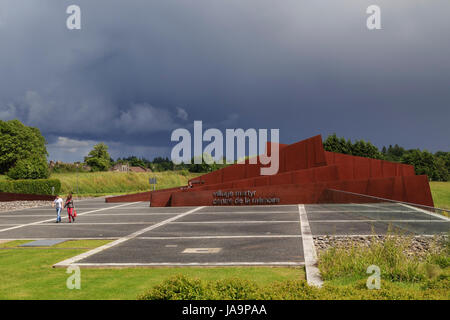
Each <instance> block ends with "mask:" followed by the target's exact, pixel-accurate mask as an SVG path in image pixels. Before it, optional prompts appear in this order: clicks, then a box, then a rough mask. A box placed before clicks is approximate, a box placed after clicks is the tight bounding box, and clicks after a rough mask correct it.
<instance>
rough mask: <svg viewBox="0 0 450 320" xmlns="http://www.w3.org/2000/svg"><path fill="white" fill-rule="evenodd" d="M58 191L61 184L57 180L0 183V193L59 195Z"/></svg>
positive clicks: (6, 181) (7, 181)
mask: <svg viewBox="0 0 450 320" xmlns="http://www.w3.org/2000/svg"><path fill="white" fill-rule="evenodd" d="M52 187H54V192H53V193H52ZM60 190H61V182H60V181H59V180H58V179H37V180H28V179H27V180H3V181H0V192H10V193H26V194H44V195H52V194H57V193H59V192H60Z"/></svg>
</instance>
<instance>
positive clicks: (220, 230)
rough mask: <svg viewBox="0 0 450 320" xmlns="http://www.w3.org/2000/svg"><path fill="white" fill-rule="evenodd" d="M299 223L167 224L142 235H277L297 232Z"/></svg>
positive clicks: (298, 231)
mask: <svg viewBox="0 0 450 320" xmlns="http://www.w3.org/2000/svg"><path fill="white" fill-rule="evenodd" d="M299 233H300V224H299V223H298V222H295V223H255V224H226V223H223V224H216V223H214V222H211V223H202V224H197V225H196V224H189V225H186V224H176V223H173V224H167V225H165V226H162V227H160V228H158V229H155V230H152V231H150V232H148V233H144V234H143V235H142V236H143V237H152V236H157V237H160V236H169V237H170V236H215V235H216V236H219V235H279V234H299Z"/></svg>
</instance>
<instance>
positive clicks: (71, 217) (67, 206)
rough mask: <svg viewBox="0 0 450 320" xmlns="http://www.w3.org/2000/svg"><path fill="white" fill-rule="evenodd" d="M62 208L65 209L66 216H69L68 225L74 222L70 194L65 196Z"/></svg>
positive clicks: (73, 210)
mask: <svg viewBox="0 0 450 320" xmlns="http://www.w3.org/2000/svg"><path fill="white" fill-rule="evenodd" d="M64 208H67V214H68V215H69V223H71V222H75V217H76V216H77V215H76V212H75V208H74V205H73V199H72V193H69V194H68V195H67V199H66V202H65V204H64ZM70 219H72V221H71V220H70Z"/></svg>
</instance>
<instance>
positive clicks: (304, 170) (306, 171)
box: [107, 135, 434, 207]
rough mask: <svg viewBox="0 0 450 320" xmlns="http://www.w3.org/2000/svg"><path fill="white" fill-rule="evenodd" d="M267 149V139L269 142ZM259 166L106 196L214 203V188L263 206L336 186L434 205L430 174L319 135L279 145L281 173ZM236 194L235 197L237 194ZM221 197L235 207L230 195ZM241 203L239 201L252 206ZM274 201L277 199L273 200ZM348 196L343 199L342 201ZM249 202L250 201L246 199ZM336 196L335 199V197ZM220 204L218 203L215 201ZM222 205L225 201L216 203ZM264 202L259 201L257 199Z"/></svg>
mask: <svg viewBox="0 0 450 320" xmlns="http://www.w3.org/2000/svg"><path fill="white" fill-rule="evenodd" d="M267 149H268V151H267V153H268V154H270V152H271V143H270V142H269V143H268V144H267ZM261 167H262V165H261V164H260V163H258V164H249V163H244V164H234V165H230V166H228V167H225V168H223V169H221V170H217V171H214V172H211V173H208V174H205V175H202V176H200V177H196V178H194V179H192V180H190V182H191V183H192V185H193V187H192V188H187V187H182V188H172V189H166V190H158V191H156V192H147V193H140V194H135V195H126V196H120V197H113V198H108V199H107V201H108V202H124V201H148V200H150V204H151V206H155V207H159V206H200V205H202V206H203V205H217V200H221V199H223V197H221V196H217V195H214V193H215V192H217V191H223V192H226V191H232V192H233V193H236V192H241V191H249V190H251V191H255V192H256V194H255V195H254V196H253V197H252V199H253V198H255V199H256V198H260V199H262V200H263V201H262V202H264V201H266V202H269V203H264V204H296V203H317V202H319V201H322V202H323V201H324V199H326V197H325V195H327V194H329V192H328V193H327V192H326V191H327V190H329V189H336V190H342V191H348V192H354V193H359V194H364V195H370V196H375V197H381V198H387V199H393V200H398V201H405V202H411V203H417V204H422V205H428V206H433V205H434V204H433V199H432V196H431V191H430V186H429V184H428V178H427V177H426V176H416V175H415V173H414V167H413V166H410V165H406V164H400V163H394V162H389V161H384V160H376V159H369V158H363V157H356V156H350V155H345V154H339V153H334V152H328V151H325V150H324V148H323V145H322V137H321V136H320V135H317V136H314V137H312V138H309V139H306V140H303V141H299V142H297V143H294V144H291V145H285V144H279V171H278V173H277V174H276V175H271V176H261V175H260V169H261ZM238 198H239V197H238ZM227 199H228V200H223V201H225V202H227V201H228V202H227V203H226V205H229V204H230V203H229V201H231V202H233V203H232V204H233V205H240V203H234V201H237V200H236V199H235V197H233V196H230V197H228V198H227ZM252 199H250V203H242V205H245V204H247V205H252V204H254V203H252V202H251V201H252ZM276 199H278V200H276ZM345 199H349V197H342V199H340V201H345ZM247 200H248V199H247ZM333 200H336V199H333ZM218 202H219V203H220V201H218ZM220 204H223V203H220ZM258 204H263V203H258Z"/></svg>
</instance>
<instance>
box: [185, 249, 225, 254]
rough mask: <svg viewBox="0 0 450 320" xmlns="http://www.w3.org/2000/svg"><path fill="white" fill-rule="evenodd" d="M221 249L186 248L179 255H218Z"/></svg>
mask: <svg viewBox="0 0 450 320" xmlns="http://www.w3.org/2000/svg"><path fill="white" fill-rule="evenodd" d="M221 250H222V248H186V249H184V250H183V251H182V252H181V253H200V254H212V253H219V252H220V251H221Z"/></svg>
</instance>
